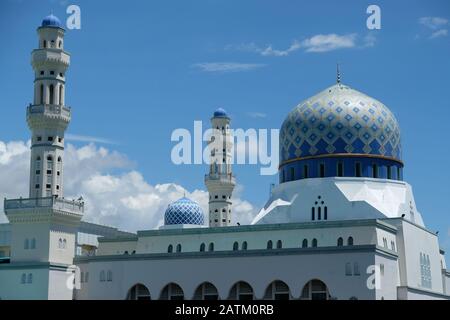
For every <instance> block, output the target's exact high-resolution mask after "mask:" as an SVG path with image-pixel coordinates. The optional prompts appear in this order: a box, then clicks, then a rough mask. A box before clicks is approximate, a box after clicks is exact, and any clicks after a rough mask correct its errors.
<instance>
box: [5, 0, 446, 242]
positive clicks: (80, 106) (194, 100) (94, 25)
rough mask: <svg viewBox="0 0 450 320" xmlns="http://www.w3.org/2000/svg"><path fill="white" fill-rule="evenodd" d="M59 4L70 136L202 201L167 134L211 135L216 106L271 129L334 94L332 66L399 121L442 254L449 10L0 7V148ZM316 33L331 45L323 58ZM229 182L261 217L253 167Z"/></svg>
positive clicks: (408, 166) (196, 179)
mask: <svg viewBox="0 0 450 320" xmlns="http://www.w3.org/2000/svg"><path fill="white" fill-rule="evenodd" d="M69 4H77V5H79V6H80V8H81V30H68V31H67V32H66V42H65V46H66V50H68V51H69V52H70V53H71V55H72V62H71V66H70V69H69V72H68V73H67V93H66V103H67V104H68V105H70V106H71V107H72V108H73V120H72V123H71V124H70V127H69V129H68V133H70V134H72V135H82V136H90V137H94V138H97V139H94V138H92V139H87V140H95V141H97V142H96V144H97V145H100V146H102V145H103V146H104V147H106V148H108V149H110V150H116V151H118V152H120V153H121V154H124V155H126V156H127V158H128V159H129V160H130V162H132V164H131V166H132V167H133V168H134V169H135V170H138V171H139V172H141V173H142V175H143V177H144V179H145V180H146V181H148V182H149V183H151V184H157V183H169V182H170V183H176V184H179V185H183V186H184V187H185V188H187V189H188V190H194V189H204V185H203V174H204V173H205V172H206V170H207V168H206V166H204V165H191V166H175V165H173V164H172V163H171V161H170V151H171V148H172V147H173V145H174V144H173V143H172V142H171V141H170V135H171V133H172V131H173V130H174V129H176V128H187V129H192V128H193V121H194V120H203V121H204V122H205V123H209V118H210V116H211V113H212V112H213V111H214V109H216V108H217V107H219V106H220V107H223V108H225V109H226V110H227V111H228V112H229V114H230V115H231V116H232V120H233V122H232V125H233V127H240V128H279V127H280V126H281V123H282V121H283V119H284V117H285V115H286V114H287V113H288V112H289V111H290V110H291V109H292V108H293V107H294V106H295V105H296V104H298V103H299V102H300V101H302V100H304V99H305V98H307V97H309V96H312V95H313V94H315V93H317V92H319V91H321V90H322V89H324V88H325V87H327V86H329V85H332V84H333V83H334V82H335V77H336V74H335V69H336V62H339V63H340V64H341V70H342V78H343V80H342V81H343V82H344V83H345V84H347V85H350V86H351V87H353V88H355V89H357V90H359V91H362V92H365V93H367V94H369V95H371V96H373V97H375V98H377V99H379V100H381V101H382V102H383V103H385V104H386V105H387V106H388V107H389V108H390V109H391V110H392V111H393V112H394V114H395V115H396V117H397V119H398V120H399V122H400V126H401V130H402V144H403V158H404V162H405V171H404V172H405V180H407V181H408V182H409V183H410V184H411V185H412V186H413V190H414V192H415V197H416V202H417V206H418V209H419V210H420V211H421V212H422V214H423V216H424V219H425V222H426V224H427V226H428V227H429V228H430V229H431V230H440V235H441V241H442V242H443V246H445V247H447V248H448V249H450V243H449V242H450V241H449V235H448V234H449V227H450V218H449V216H450V215H449V212H448V211H449V209H448V204H447V202H446V200H447V199H448V197H449V195H450V185H449V181H450V171H449V170H448V161H449V160H448V159H449V158H450V147H449V144H450V143H449V141H450V131H449V125H448V123H449V121H450V102H449V101H450V100H449V99H448V97H447V94H448V93H449V89H450V86H449V84H450V59H449V57H450V35H448V34H447V33H448V29H450V24H449V20H450V2H448V1H447V0H442V1H356V0H355V1H323V0H316V1H309V2H306V1H268V0H266V1H262V0H254V1H167V0H166V1H73V2H67V1H64V0H63V1H51V0H48V1H45V0H44V1H25V0H22V1H19V0H2V1H1V2H0V30H1V33H2V45H1V50H0V66H1V73H0V88H1V90H0V93H1V97H2V99H1V108H2V110H3V113H2V115H3V116H2V117H1V118H0V140H1V141H4V142H7V141H16V140H21V141H26V140H28V139H29V131H28V129H27V126H26V122H25V107H26V105H27V104H28V103H29V102H31V100H32V92H33V89H32V83H33V73H32V69H31V66H30V52H31V50H32V49H33V48H35V47H36V45H37V38H36V31H35V30H36V27H37V26H38V25H39V24H40V22H41V20H42V18H43V17H44V16H46V15H47V14H49V13H50V12H53V13H54V14H55V15H57V16H59V17H60V18H61V20H63V21H64V20H65V19H66V17H67V14H66V13H65V11H66V8H67V6H68V5H69ZM370 4H377V5H379V6H380V8H381V19H382V20H381V21H382V22H381V23H382V28H381V30H375V31H369V30H368V29H367V28H366V19H367V17H368V15H367V14H366V8H367V7H368V5H370ZM427 17H428V18H427ZM421 18H422V19H421ZM424 18H425V19H424ZM333 34H334V35H335V36H334V38H333V37H332V36H330V35H333ZM318 35H325V36H327V37H328V38H327V39H331V38H333V39H334V40H333V39H331V40H333V41H331V40H330V41H331V42H329V43H328V44H329V46H328V47H323V45H321V44H320V43H317V41H319V40H320V37H319V38H317V36H318ZM330 37H331V38H330ZM322 40H323V39H322ZM319 42H320V41H319ZM297 44H299V45H298V46H297ZM217 69H219V70H217ZM105 142H112V143H113V144H110V143H105ZM72 143H73V144H74V145H75V146H78V147H82V146H83V145H85V144H86V143H87V142H83V141H73V142H72ZM111 170H115V169H111ZM234 171H235V174H236V176H237V179H238V181H239V184H240V185H242V189H241V195H240V197H241V198H243V199H245V200H248V201H249V202H251V203H252V204H254V205H255V206H256V207H258V206H262V205H263V204H264V202H265V200H266V199H267V195H268V192H269V185H270V183H273V182H276V181H277V178H276V176H259V167H257V166H248V165H247V166H235V167H234Z"/></svg>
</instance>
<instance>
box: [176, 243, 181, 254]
mask: <svg viewBox="0 0 450 320" xmlns="http://www.w3.org/2000/svg"><path fill="white" fill-rule="evenodd" d="M177 252H181V244H177Z"/></svg>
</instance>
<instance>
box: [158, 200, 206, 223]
mask: <svg viewBox="0 0 450 320" xmlns="http://www.w3.org/2000/svg"><path fill="white" fill-rule="evenodd" d="M164 224H165V225H176V224H196V225H203V224H204V214H203V210H202V208H200V206H199V205H198V203H197V202H195V201H192V200H190V199H188V198H186V197H183V198H181V199H179V200H177V201H175V202H174V203H171V204H170V205H169V206H168V208H167V210H166V213H165V215H164Z"/></svg>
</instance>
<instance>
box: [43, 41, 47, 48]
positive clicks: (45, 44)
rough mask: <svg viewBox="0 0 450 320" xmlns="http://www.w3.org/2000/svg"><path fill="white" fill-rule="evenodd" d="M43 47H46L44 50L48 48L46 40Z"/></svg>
mask: <svg viewBox="0 0 450 320" xmlns="http://www.w3.org/2000/svg"><path fill="white" fill-rule="evenodd" d="M43 47H44V48H47V40H44V44H43Z"/></svg>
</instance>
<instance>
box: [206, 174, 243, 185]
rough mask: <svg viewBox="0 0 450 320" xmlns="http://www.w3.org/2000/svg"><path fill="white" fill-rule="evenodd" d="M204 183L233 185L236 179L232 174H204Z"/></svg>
mask: <svg viewBox="0 0 450 320" xmlns="http://www.w3.org/2000/svg"><path fill="white" fill-rule="evenodd" d="M205 181H215V182H221V183H226V184H232V185H235V184H236V177H235V176H233V175H232V174H205Z"/></svg>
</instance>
